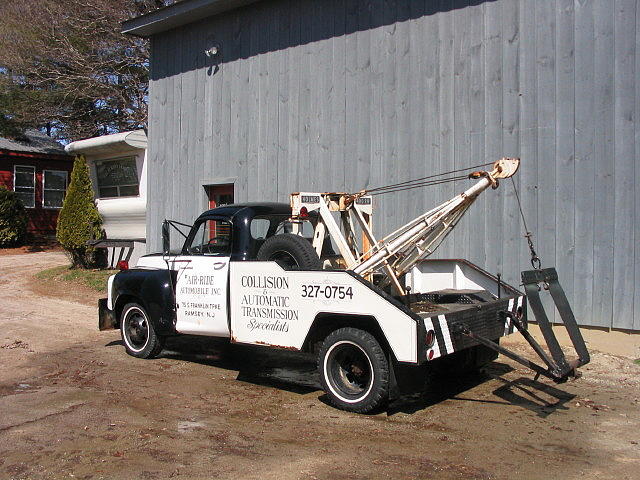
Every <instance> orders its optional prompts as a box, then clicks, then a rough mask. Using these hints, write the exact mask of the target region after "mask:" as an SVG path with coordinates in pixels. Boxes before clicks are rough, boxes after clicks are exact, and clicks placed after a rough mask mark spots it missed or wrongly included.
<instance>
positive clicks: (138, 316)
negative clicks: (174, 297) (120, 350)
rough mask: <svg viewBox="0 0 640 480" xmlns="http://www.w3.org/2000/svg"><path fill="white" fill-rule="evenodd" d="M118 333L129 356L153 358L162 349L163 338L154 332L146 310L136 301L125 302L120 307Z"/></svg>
mask: <svg viewBox="0 0 640 480" xmlns="http://www.w3.org/2000/svg"><path fill="white" fill-rule="evenodd" d="M120 333H121V334H122V342H123V343H124V348H125V350H126V351H127V353H128V354H129V355H131V356H134V357H137V358H154V357H157V356H158V354H159V353H160V352H161V351H162V347H163V343H164V341H163V340H164V339H163V338H162V337H159V336H158V335H157V334H156V332H155V330H154V329H153V325H152V324H151V322H150V321H149V317H148V315H147V312H145V310H144V308H143V307H142V306H141V305H138V304H137V303H127V304H126V305H125V306H124V308H123V309H122V315H121V316H120Z"/></svg>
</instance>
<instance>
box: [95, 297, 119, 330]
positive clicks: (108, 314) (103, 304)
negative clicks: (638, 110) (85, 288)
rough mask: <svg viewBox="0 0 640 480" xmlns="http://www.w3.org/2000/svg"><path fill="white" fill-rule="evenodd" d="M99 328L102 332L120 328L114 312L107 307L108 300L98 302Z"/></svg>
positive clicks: (103, 299) (102, 299)
mask: <svg viewBox="0 0 640 480" xmlns="http://www.w3.org/2000/svg"><path fill="white" fill-rule="evenodd" d="M98 328H99V329H100V331H102V330H112V329H114V328H118V321H117V319H116V314H115V312H114V311H113V310H109V308H108V307H107V299H106V298H101V299H100V300H98Z"/></svg>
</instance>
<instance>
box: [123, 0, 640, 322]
mask: <svg viewBox="0 0 640 480" xmlns="http://www.w3.org/2000/svg"><path fill="white" fill-rule="evenodd" d="M638 8H639V5H638V1H636V0H615V1H614V0H575V1H574V0H495V1H491V0H487V1H481V0H466V1H457V0H447V1H444V0H441V1H430V0H421V1H416V0H413V1H410V0H407V1H402V0H362V1H358V0H346V1H345V0H262V1H255V0H254V1H251V0H185V1H183V2H180V3H177V4H174V5H172V6H171V7H168V8H165V9H162V10H158V11H156V12H153V13H150V14H148V15H145V16H142V17H138V18H135V19H132V20H130V21H128V22H126V23H125V25H124V29H125V32H127V33H131V34H134V35H139V36H143V37H149V38H150V40H151V52H152V56H151V81H150V92H151V93H150V118H149V172H148V174H149V190H148V205H149V206H148V214H147V222H148V225H147V232H148V245H149V248H150V249H151V250H158V249H159V247H160V223H161V221H162V219H164V218H165V217H167V218H173V219H175V220H181V221H185V222H191V221H192V220H193V219H194V217H195V216H196V215H197V214H198V213H199V212H201V211H202V210H203V209H204V208H206V206H207V205H208V204H209V203H210V202H211V203H215V202H223V201H226V200H228V199H229V198H230V195H233V198H234V200H235V201H247V200H279V201H287V199H288V194H289V193H290V192H292V191H300V190H319V191H357V190H360V189H362V188H365V187H374V186H378V185H384V184H389V183H395V182H399V181H403V180H408V179H412V178H416V177H423V176H425V175H429V174H433V173H439V172H443V171H448V170H452V169H457V168H463V167H469V166H472V165H477V164H481V163H485V162H488V161H492V160H495V159H497V158H499V157H502V156H519V157H521V158H522V166H521V170H520V172H519V173H518V174H517V175H516V177H515V180H516V185H517V187H518V189H519V191H520V193H521V198H522V203H523V207H524V211H525V214H526V216H527V221H528V224H529V229H530V230H531V231H532V232H533V233H534V235H535V237H534V241H535V242H536V244H537V248H538V253H539V255H540V258H541V259H542V262H543V266H552V265H555V266H556V267H557V269H558V271H559V273H560V277H561V282H562V284H563V286H564V287H565V289H566V291H567V293H568V296H569V298H570V300H571V301H572V303H573V306H574V310H575V312H576V317H578V319H579V321H580V322H581V323H582V324H584V325H594V326H601V327H614V328H618V329H633V330H638V329H640V288H638V287H636V281H639V282H640V242H639V241H638V240H640V217H638V218H636V214H635V212H636V211H637V210H638V208H637V207H638V206H640V182H638V178H639V176H640V168H637V167H636V155H637V152H638V151H640V143H639V142H640V131H639V130H638V122H637V119H638V118H639V115H638V109H639V108H640V84H639V82H638V80H639V74H638V72H639V70H640V57H639V55H640V50H639V49H638V44H639V41H638V40H639V38H638V37H639V35H640V23H638V22H640V12H638ZM228 185H232V186H228ZM465 185H468V183H465V182H461V183H456V184H454V185H451V184H446V185H443V186H437V187H431V188H427V189H422V190H409V191H406V192H400V193H397V194H393V195H385V196H380V197H377V203H376V211H377V214H376V216H375V220H374V221H375V227H376V231H377V233H378V234H381V233H384V232H388V231H389V230H391V229H392V228H394V227H397V226H399V225H400V224H401V223H404V222H406V221H407V220H409V219H410V218H412V217H414V216H416V215H417V214H418V213H420V212H423V211H424V210H426V209H427V208H428V207H431V206H435V205H436V204H438V203H440V202H441V201H443V200H445V199H448V198H450V197H452V196H453V195H454V194H455V193H456V192H458V191H459V190H461V189H463V187H464V186H465ZM522 233H523V227H522V224H521V221H520V219H519V214H518V209H517V203H516V200H515V196H514V190H513V188H512V185H511V182H504V183H503V185H501V187H500V188H499V189H498V190H496V191H488V192H486V193H485V194H484V195H483V196H482V197H481V199H480V200H479V201H478V202H477V203H476V205H474V207H472V210H471V211H470V213H469V214H468V215H467V217H466V218H465V219H464V220H463V221H462V222H461V225H460V226H459V227H458V229H457V230H456V231H455V233H454V234H453V235H452V236H451V237H449V238H448V239H447V240H446V241H445V243H444V244H443V245H442V246H441V247H440V250H439V252H438V256H440V257H464V258H468V259H470V260H471V261H473V262H475V263H477V264H479V265H481V266H483V267H485V268H486V269H487V270H489V271H491V272H501V273H502V274H503V276H504V278H505V279H506V280H507V281H509V282H512V283H515V284H517V283H518V281H519V271H520V270H522V269H526V268H527V267H528V266H529V256H528V249H527V246H526V242H525V241H524V239H523V238H522Z"/></svg>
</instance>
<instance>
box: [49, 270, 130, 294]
mask: <svg viewBox="0 0 640 480" xmlns="http://www.w3.org/2000/svg"><path fill="white" fill-rule="evenodd" d="M117 272H118V270H83V269H80V268H71V267H69V266H63V267H53V268H48V269H46V270H43V271H41V272H39V273H37V274H36V278H38V279H40V280H45V281H54V282H66V283H73V284H76V285H84V286H85V287H89V288H90V289H92V290H95V291H96V292H104V291H106V288H107V279H108V278H109V277H110V276H111V275H113V274H114V273H117Z"/></svg>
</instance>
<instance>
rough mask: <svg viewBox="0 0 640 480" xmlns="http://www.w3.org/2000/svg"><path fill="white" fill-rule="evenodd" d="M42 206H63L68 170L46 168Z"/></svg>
mask: <svg viewBox="0 0 640 480" xmlns="http://www.w3.org/2000/svg"><path fill="white" fill-rule="evenodd" d="M42 174H43V175H42V178H43V185H42V187H43V189H42V191H43V195H42V206H43V207H45V208H62V201H63V200H64V193H65V192H66V191H67V172H65V171H62V170H44V171H43V172H42Z"/></svg>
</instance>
